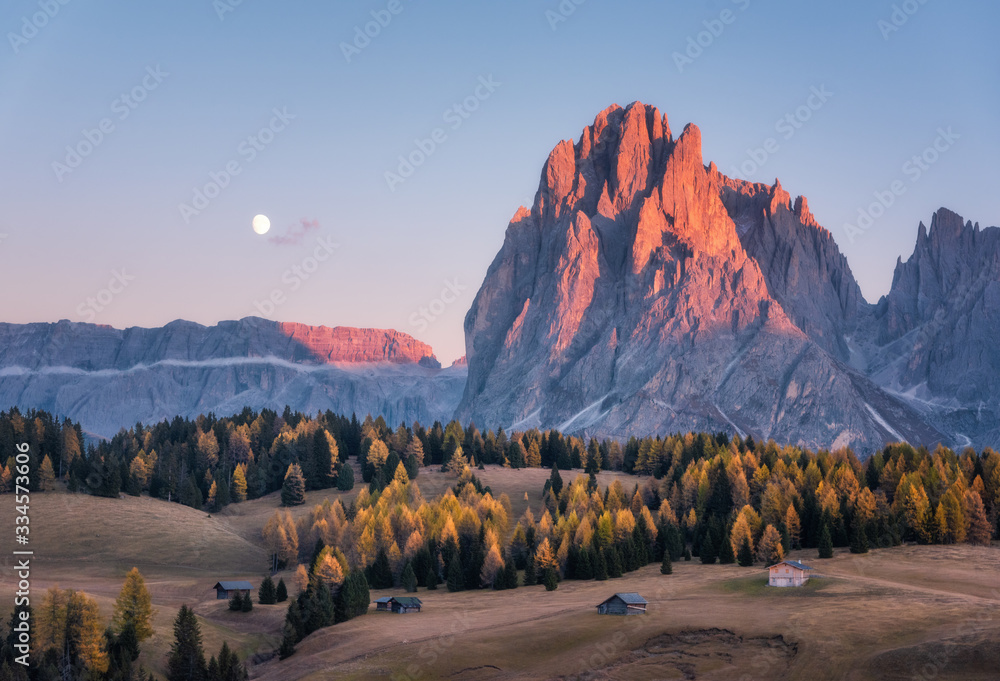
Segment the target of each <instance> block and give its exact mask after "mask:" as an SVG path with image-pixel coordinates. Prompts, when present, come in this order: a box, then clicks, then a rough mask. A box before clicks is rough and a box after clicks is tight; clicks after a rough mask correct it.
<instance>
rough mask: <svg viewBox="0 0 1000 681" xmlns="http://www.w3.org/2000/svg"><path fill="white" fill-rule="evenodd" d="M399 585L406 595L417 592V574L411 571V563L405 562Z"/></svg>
mask: <svg viewBox="0 0 1000 681" xmlns="http://www.w3.org/2000/svg"><path fill="white" fill-rule="evenodd" d="M399 581H400V584H401V586H402V587H403V589H404V590H405V591H406V592H407V593H415V592H416V590H417V573H416V572H414V571H413V563H412V562H410V561H407V562H406V567H404V568H403V574H402V576H401V577H400V580H399Z"/></svg>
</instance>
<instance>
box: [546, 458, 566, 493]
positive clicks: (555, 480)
mask: <svg viewBox="0 0 1000 681" xmlns="http://www.w3.org/2000/svg"><path fill="white" fill-rule="evenodd" d="M562 488H563V480H562V476H561V475H559V467H558V466H556V464H555V462H553V464H552V472H551V473H550V474H549V489H551V490H552V496H554V497H555V498H557V499H558V498H559V495H560V494H561V493H562Z"/></svg>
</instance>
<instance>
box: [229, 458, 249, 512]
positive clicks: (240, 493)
mask: <svg viewBox="0 0 1000 681" xmlns="http://www.w3.org/2000/svg"><path fill="white" fill-rule="evenodd" d="M232 496H233V501H235V502H237V503H239V502H241V501H246V500H247V467H246V464H243V463H241V464H239V465H237V466H236V469H235V470H234V471H233V491H232Z"/></svg>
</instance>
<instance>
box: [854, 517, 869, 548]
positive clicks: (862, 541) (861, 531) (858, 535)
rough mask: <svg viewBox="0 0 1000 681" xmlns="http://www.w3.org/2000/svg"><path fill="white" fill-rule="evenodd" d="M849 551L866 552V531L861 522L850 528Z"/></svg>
mask: <svg viewBox="0 0 1000 681" xmlns="http://www.w3.org/2000/svg"><path fill="white" fill-rule="evenodd" d="M851 553H868V533H867V532H865V528H864V527H862V525H861V523H854V527H852V528H851Z"/></svg>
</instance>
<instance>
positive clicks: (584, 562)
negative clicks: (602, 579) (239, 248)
mask: <svg viewBox="0 0 1000 681" xmlns="http://www.w3.org/2000/svg"><path fill="white" fill-rule="evenodd" d="M573 577H574V578H575V579H581V580H589V579H593V578H594V566H593V565H591V563H590V551H589V550H587V549H586V548H581V549H580V552H579V554H578V555H577V559H576V569H575V570H574V574H573Z"/></svg>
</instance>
